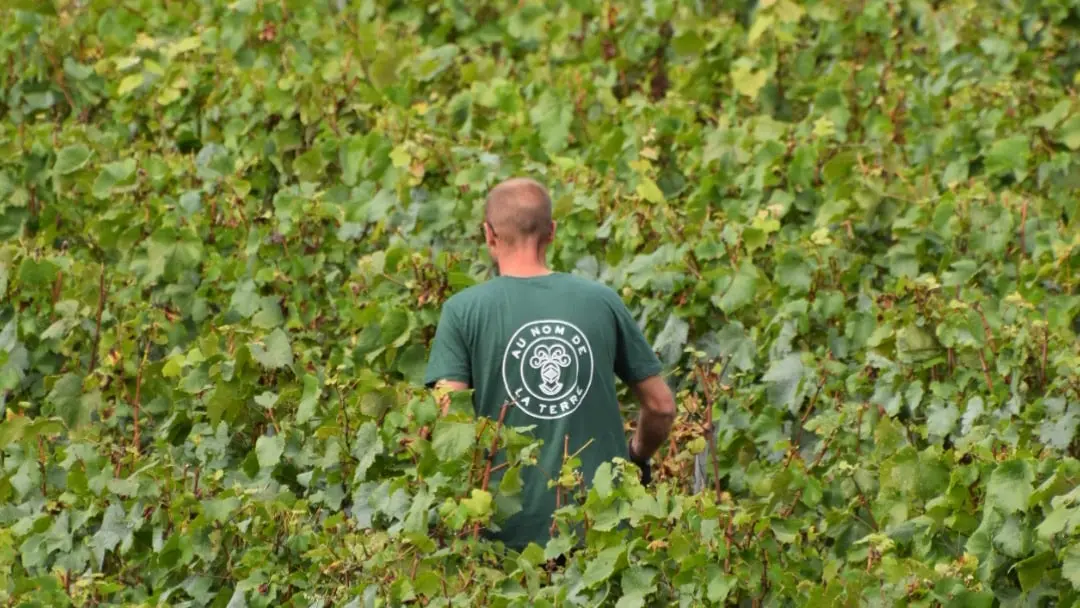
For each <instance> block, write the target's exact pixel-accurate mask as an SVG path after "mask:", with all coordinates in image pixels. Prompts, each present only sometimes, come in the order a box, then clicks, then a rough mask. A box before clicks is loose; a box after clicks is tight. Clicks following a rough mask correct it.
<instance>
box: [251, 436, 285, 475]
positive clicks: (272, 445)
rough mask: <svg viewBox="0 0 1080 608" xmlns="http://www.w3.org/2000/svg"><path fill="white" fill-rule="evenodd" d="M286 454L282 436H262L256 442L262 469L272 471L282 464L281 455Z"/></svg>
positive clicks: (257, 454) (256, 453)
mask: <svg viewBox="0 0 1080 608" xmlns="http://www.w3.org/2000/svg"><path fill="white" fill-rule="evenodd" d="M284 452H285V440H284V439H282V438H281V435H274V436H273V437H268V436H266V435H262V436H260V437H259V439H258V440H257V441H256V442H255V455H256V456H257V457H258V459H259V468H260V469H272V468H274V467H275V466H277V464H278V463H279V462H281V455H282V454H283V453H284Z"/></svg>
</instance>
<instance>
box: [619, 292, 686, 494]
mask: <svg viewBox="0 0 1080 608" xmlns="http://www.w3.org/2000/svg"><path fill="white" fill-rule="evenodd" d="M611 296H612V304H611V305H612V308H613V312H614V313H615V322H616V329H617V344H616V345H615V374H616V375H618V376H619V378H621V379H622V380H623V382H626V384H628V385H629V386H630V388H631V390H632V391H633V393H634V396H635V397H637V402H638V403H639V404H640V405H641V412H640V413H639V414H638V426H637V430H636V431H635V433H634V436H633V437H632V438H631V439H630V445H629V449H630V460H631V461H633V462H634V463H635V464H637V465H638V466H639V467H641V469H642V481H643V482H644V483H646V484H648V483H649V480H650V479H651V478H652V471H651V468H650V466H649V459H650V458H652V456H653V454H655V453H656V451H657V450H658V449H659V448H660V446H661V445H662V444H663V443H664V440H666V439H667V437H668V434H669V433H670V432H671V426H672V424H673V423H674V422H675V409H676V408H675V396H674V395H672V393H671V389H670V388H668V385H667V383H666V382H664V379H663V377H662V376H661V375H660V374H661V371H662V365H661V364H660V360H659V359H658V358H657V357H656V353H655V352H653V349H652V346H651V345H650V344H649V342H648V340H646V339H645V336H644V334H642V333H641V329H640V328H639V327H638V325H637V323H636V322H635V321H634V318H633V316H632V315H631V314H630V311H629V310H628V309H627V308H626V305H625V304H624V303H623V301H622V299H621V298H619V296H618V294H616V293H615V292H614V291H612V292H611Z"/></svg>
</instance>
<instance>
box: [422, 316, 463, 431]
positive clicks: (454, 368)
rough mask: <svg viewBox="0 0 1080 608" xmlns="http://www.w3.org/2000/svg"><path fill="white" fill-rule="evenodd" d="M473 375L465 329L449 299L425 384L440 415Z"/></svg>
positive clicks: (433, 344) (426, 372)
mask: <svg viewBox="0 0 1080 608" xmlns="http://www.w3.org/2000/svg"><path fill="white" fill-rule="evenodd" d="M471 378H472V366H471V362H470V358H469V346H468V340H467V339H466V338H465V329H464V327H462V325H461V322H460V321H459V319H458V316H457V315H456V314H454V309H453V306H452V305H451V303H450V302H449V301H448V302H447V303H446V304H445V305H444V306H443V309H442V313H441V314H440V316H439V323H438V325H437V326H436V328H435V337H434V339H433V340H432V343H431V354H430V355H429V357H428V364H427V369H426V370H425V372H424V384H425V385H426V386H427V387H429V388H434V389H435V401H436V403H438V404H439V411H440V414H439V415H440V416H445V415H446V413H447V412H448V411H450V392H451V391H457V390H465V389H468V388H469V382H470V380H471ZM429 434H430V430H429V429H427V428H423V429H421V430H420V436H421V437H424V438H425V439H426V438H427V437H428V435H429Z"/></svg>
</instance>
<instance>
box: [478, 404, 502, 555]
mask: <svg viewBox="0 0 1080 608" xmlns="http://www.w3.org/2000/svg"><path fill="white" fill-rule="evenodd" d="M509 405H510V402H509V401H504V402H503V404H502V409H501V410H499V421H498V422H497V423H495V436H494V437H492V438H491V449H489V450H488V455H487V465H485V466H484V478H483V480H482V481H481V483H480V489H481V490H484V491H485V492H486V491H487V489H488V483H489V482H490V481H491V464H492V462H493V461H494V460H495V451H496V450H497V449H498V448H499V433H500V432H501V431H502V426H503V420H505V419H506V409H507V407H508V406H509ZM479 536H480V522H476V523H474V524H473V540H476V539H477V538H479Z"/></svg>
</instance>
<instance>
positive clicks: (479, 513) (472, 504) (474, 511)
mask: <svg viewBox="0 0 1080 608" xmlns="http://www.w3.org/2000/svg"><path fill="white" fill-rule="evenodd" d="M461 504H462V505H464V506H465V510H466V511H468V513H469V515H471V516H473V517H476V518H485V517H487V516H489V515H491V513H492V510H491V505H492V497H491V492H488V491H487V490H481V489H479V488H473V489H472V492H471V493H470V495H469V497H468V498H465V499H462V501H461Z"/></svg>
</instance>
